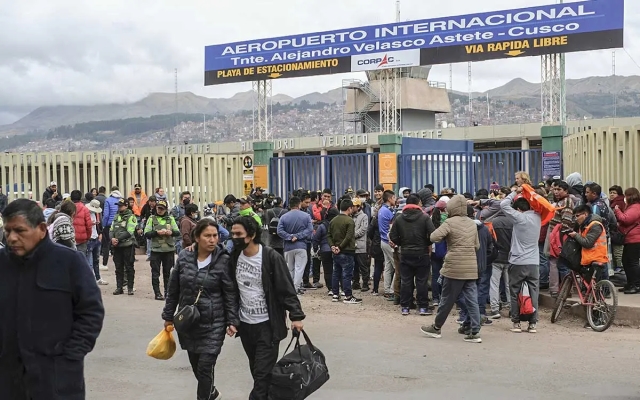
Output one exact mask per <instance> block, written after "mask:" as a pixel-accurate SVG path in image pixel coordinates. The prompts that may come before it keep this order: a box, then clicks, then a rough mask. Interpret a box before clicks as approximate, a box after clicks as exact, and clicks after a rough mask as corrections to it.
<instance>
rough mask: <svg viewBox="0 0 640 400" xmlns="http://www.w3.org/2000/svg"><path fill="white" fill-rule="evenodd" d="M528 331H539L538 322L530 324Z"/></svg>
mask: <svg viewBox="0 0 640 400" xmlns="http://www.w3.org/2000/svg"><path fill="white" fill-rule="evenodd" d="M527 332H529V333H537V332H538V330H537V329H536V324H529V327H527Z"/></svg>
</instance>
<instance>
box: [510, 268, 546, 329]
mask: <svg viewBox="0 0 640 400" xmlns="http://www.w3.org/2000/svg"><path fill="white" fill-rule="evenodd" d="M523 282H527V284H528V285H529V295H530V296H531V303H532V305H533V308H534V312H533V314H531V315H530V316H528V319H529V323H530V324H535V323H536V322H538V296H539V294H540V286H539V282H540V266H539V265H513V264H511V265H509V290H510V292H511V321H512V322H520V303H519V302H518V295H519V294H520V290H521V289H522V283H523Z"/></svg>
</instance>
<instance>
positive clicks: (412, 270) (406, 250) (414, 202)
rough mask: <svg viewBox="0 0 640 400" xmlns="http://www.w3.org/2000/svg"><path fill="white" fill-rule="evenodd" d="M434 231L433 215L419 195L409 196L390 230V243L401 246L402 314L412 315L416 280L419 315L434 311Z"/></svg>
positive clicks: (429, 313)
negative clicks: (424, 208)
mask: <svg viewBox="0 0 640 400" xmlns="http://www.w3.org/2000/svg"><path fill="white" fill-rule="evenodd" d="M435 230H436V228H435V227H434V226H433V222H432V221H431V218H429V216H428V215H426V214H425V213H424V212H423V211H422V207H421V202H420V198H418V196H416V195H414V194H412V195H410V196H409V197H408V198H407V205H406V206H404V208H403V209H402V214H400V215H398V216H397V217H396V220H395V222H394V223H393V225H392V226H391V231H390V232H389V239H390V240H391V242H393V243H394V244H395V245H397V246H400V282H401V289H400V306H401V307H402V315H409V307H410V305H411V299H412V297H413V283H414V280H415V285H416V289H417V292H418V294H417V303H418V309H419V310H418V312H419V313H420V315H431V314H432V313H431V312H430V311H429V297H428V285H427V281H428V278H429V271H430V270H431V260H430V258H429V249H430V248H431V240H430V239H429V237H430V236H431V234H432V233H433V231H435Z"/></svg>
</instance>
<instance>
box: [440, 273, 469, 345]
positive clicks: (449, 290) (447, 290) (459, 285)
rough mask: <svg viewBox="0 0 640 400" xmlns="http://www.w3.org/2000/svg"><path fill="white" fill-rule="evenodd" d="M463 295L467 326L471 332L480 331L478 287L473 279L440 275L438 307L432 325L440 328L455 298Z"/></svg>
mask: <svg viewBox="0 0 640 400" xmlns="http://www.w3.org/2000/svg"><path fill="white" fill-rule="evenodd" d="M460 294H462V295H463V298H464V304H465V305H466V308H467V311H468V315H469V326H470V328H471V333H473V334H476V333H479V332H480V310H479V309H478V288H477V284H476V281H475V280H461V279H450V278H446V277H442V294H441V295H440V307H438V313H437V314H436V319H435V321H434V325H435V326H436V328H442V327H443V326H444V323H445V322H446V321H447V317H448V316H449V313H450V312H451V309H452V308H453V305H454V304H455V303H456V300H457V299H458V297H459V296H460Z"/></svg>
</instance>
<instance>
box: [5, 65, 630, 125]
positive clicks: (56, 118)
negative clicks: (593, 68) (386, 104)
mask: <svg viewBox="0 0 640 400" xmlns="http://www.w3.org/2000/svg"><path fill="white" fill-rule="evenodd" d="M566 86H567V110H568V112H570V113H571V114H575V115H580V116H586V117H604V116H610V115H613V114H614V111H613V110H614V102H613V93H615V92H617V93H618V96H617V105H616V113H617V115H618V116H620V117H622V116H637V115H639V114H640V76H628V77H625V76H617V77H612V76H606V77H599V76H596V77H589V78H584V79H568V80H567V82H566ZM453 94H456V95H460V96H465V97H466V96H467V93H462V92H455V91H454V92H453ZM488 94H489V98H491V99H492V100H500V99H502V100H507V101H512V102H514V103H517V104H523V105H527V106H528V107H531V108H532V109H535V108H538V109H539V108H540V84H539V83H532V82H527V81H525V80H524V79H521V78H517V79H514V80H512V81H510V82H508V83H506V84H505V85H502V86H500V87H497V88H494V89H491V90H489V91H488ZM486 95H487V92H483V93H479V92H477V93H473V96H474V97H486ZM343 96H344V91H343V89H342V88H336V89H333V90H330V91H328V92H326V93H318V92H315V93H309V94H306V95H303V96H300V97H297V98H293V97H290V96H287V95H285V94H277V95H275V96H273V102H274V104H275V103H280V104H282V105H284V104H292V105H298V104H300V103H301V102H303V101H305V102H308V103H309V104H317V103H327V104H333V103H337V104H341V103H342V101H343ZM253 107H254V97H253V92H251V91H248V92H240V93H236V94H235V95H234V96H232V97H231V98H228V99H219V98H218V99H211V98H207V97H203V96H197V95H195V94H193V93H191V92H184V93H178V96H177V110H176V95H175V94H173V93H152V94H150V95H148V96H147V97H145V98H144V99H142V100H139V101H137V102H134V103H127V104H100V105H91V106H49V107H40V108H37V109H36V110H34V111H32V112H31V113H29V114H28V115H27V116H25V117H24V118H22V119H20V120H19V121H17V122H15V123H13V124H11V125H4V126H0V134H2V135H5V136H11V135H15V134H20V133H25V132H27V131H34V130H40V131H47V130H49V129H52V128H55V127H58V126H63V125H73V124H77V123H81V122H92V121H107V120H117V119H127V118H138V117H150V116H153V115H168V114H175V113H176V112H177V113H181V114H209V115H218V114H229V113H232V112H235V111H242V110H252V109H253Z"/></svg>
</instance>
